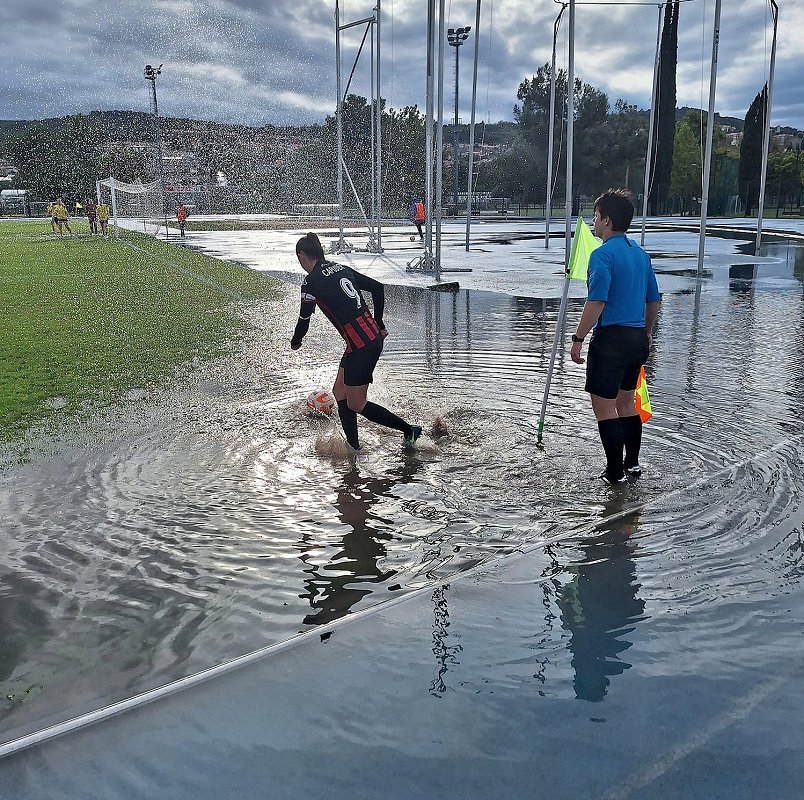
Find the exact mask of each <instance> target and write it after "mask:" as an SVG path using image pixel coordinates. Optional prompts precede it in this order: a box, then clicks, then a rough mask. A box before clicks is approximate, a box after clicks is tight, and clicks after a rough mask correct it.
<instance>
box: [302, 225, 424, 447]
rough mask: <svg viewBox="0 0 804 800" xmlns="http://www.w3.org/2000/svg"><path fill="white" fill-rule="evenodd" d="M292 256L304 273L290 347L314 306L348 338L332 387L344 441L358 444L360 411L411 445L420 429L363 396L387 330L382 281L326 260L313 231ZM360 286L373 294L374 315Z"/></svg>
mask: <svg viewBox="0 0 804 800" xmlns="http://www.w3.org/2000/svg"><path fill="white" fill-rule="evenodd" d="M296 257H297V258H298V259H299V264H301V267H302V269H303V270H304V271H305V272H306V273H307V277H306V278H305V279H304V283H302V287H301V311H300V312H299V321H298V322H297V323H296V329H295V331H294V332H293V338H292V339H291V340H290V346H291V348H292V349H293V350H298V349H299V348H300V347H301V344H302V339H303V338H304V335H305V334H306V333H307V331H308V330H309V328H310V317H311V316H312V315H313V312H314V311H315V307H316V306H319V308H320V309H321V310H322V311H323V312H324V314H325V316H326V317H327V319H329V321H330V322H331V323H332V324H333V325H334V326H335V328H336V329H337V330H338V333H340V335H341V336H342V337H343V339H344V341H345V342H346V352H345V353H344V354H343V357H342V358H341V363H340V365H339V367H338V376H337V377H336V378H335V385H334V386H333V387H332V394H333V395H335V400H336V401H337V403H338V416H339V417H340V420H341V425H342V426H343V432H344V434H345V435H346V441H347V442H348V443H349V444H350V446H351V447H353V448H354V449H355V450H359V449H360V441H359V439H358V436H357V415H358V414H361V415H362V416H364V417H365V418H366V419H367V420H369V421H371V422H375V423H377V424H378V425H385V426H386V427H388V428H393V429H394V430H398V431H401V432H402V435H403V436H404V443H405V444H406V445H413V444H414V443H415V441H416V440H417V439H418V438H419V436H421V432H422V429H421V428H420V427H419V426H418V425H409V424H408V423H407V422H405V421H404V420H403V419H401V418H400V417H398V416H397V415H396V414H394V413H393V412H391V411H389V410H388V409H387V408H383V406H379V405H377V404H376V403H372V402H370V401H368V400H367V394H368V387H369V384H370V383H371V382H372V381H373V380H374V367H375V366H376V364H377V361H378V360H379V358H380V354H381V353H382V347H383V342H384V340H385V337H386V336H387V335H388V331H387V330H386V329H385V325H383V322H382V315H383V310H384V309H385V289H384V288H383V285H382V284H381V283H380V282H379V281H375V280H374V279H373V278H369V277H368V276H367V275H363V274H361V273H360V272H357V271H356V270H353V269H352V268H351V267H346V266H342V265H341V264H334V263H332V262H331V261H327V260H326V258H325V256H324V249H323V247H322V246H321V242H320V241H319V239H318V236H316V235H315V234H314V233H308V234H307V235H306V236H303V237H302V238H301V239H299V241H298V242H297V243H296ZM361 290H362V291H367V292H369V293H370V294H371V299H372V301H373V303H374V315H373V316H372V314H371V311H369V308H368V306H367V305H366V301H365V300H364V299H363V296H362V295H361Z"/></svg>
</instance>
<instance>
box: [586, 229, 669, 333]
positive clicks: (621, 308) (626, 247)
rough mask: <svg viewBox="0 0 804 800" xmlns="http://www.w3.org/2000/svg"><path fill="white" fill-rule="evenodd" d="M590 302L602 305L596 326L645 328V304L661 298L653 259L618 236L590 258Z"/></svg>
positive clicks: (608, 241)
mask: <svg viewBox="0 0 804 800" xmlns="http://www.w3.org/2000/svg"><path fill="white" fill-rule="evenodd" d="M586 283H587V287H588V296H587V300H594V301H598V302H603V303H605V304H606V305H605V306H604V307H603V313H602V314H601V315H600V319H599V320H598V322H597V325H596V326H595V327H605V326H606V325H624V326H626V327H628V328H644V327H645V303H655V302H657V301H658V300H660V299H661V295H660V294H659V287H658V285H657V284H656V275H655V274H654V273H653V267H652V266H651V263H650V256H649V255H648V254H647V253H646V252H645V251H644V250H643V249H642V248H641V247H640V246H639V245H638V244H637V243H636V242H634V241H632V240H631V239H629V238H627V237H626V236H625V234H622V233H615V234H614V235H613V236H610V237H609V238H608V239H606V241H605V242H603V244H602V245H601V246H600V247H598V248H597V249H596V250H593V251H592V254H591V255H590V256H589V271H588V273H587V279H586Z"/></svg>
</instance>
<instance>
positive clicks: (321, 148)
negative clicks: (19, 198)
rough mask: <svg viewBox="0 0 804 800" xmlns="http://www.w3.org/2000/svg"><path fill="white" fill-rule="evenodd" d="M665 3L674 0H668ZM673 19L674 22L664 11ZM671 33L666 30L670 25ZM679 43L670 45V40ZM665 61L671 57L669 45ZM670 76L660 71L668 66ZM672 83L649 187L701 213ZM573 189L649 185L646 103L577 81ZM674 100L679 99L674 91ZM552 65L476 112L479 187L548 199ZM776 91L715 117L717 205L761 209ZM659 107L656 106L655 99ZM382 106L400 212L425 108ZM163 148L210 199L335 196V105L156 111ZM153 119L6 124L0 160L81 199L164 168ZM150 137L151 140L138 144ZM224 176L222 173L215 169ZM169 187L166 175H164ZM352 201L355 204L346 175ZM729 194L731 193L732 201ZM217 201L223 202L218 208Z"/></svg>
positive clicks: (672, 206)
mask: <svg viewBox="0 0 804 800" xmlns="http://www.w3.org/2000/svg"><path fill="white" fill-rule="evenodd" d="M668 7H669V6H668ZM665 29H666V30H667V29H672V22H671V21H668V20H666V22H665ZM668 35H669V34H668ZM674 46H675V45H674V43H673V41H672V37H671V41H670V43H669V44H668V45H667V47H668V48H670V50H669V51H668V52H670V51H671V50H672V48H673V47H674ZM667 59H668V62H669V61H670V55H668V56H667ZM660 83H661V75H660ZM674 87H675V85H674V82H672V85H671V83H670V82H669V78H668V79H667V85H666V86H665V87H664V88H663V89H662V91H663V92H665V99H666V103H665V105H666V106H669V108H670V112H669V113H659V114H658V115H657V127H656V130H655V132H654V133H655V136H654V139H655V146H654V150H653V152H652V154H651V161H652V163H653V165H654V171H653V180H652V182H651V185H650V193H649V203H650V209H649V210H650V211H651V213H655V214H658V213H693V212H695V210H696V204H697V203H699V201H700V198H701V194H702V187H701V173H702V164H703V143H704V137H705V131H706V123H707V120H706V113H705V112H703V111H699V110H688V111H687V113H686V114H685V115H684V116H682V117H681V118H678V119H677V114H678V112H677V110H676V109H675V88H674ZM567 91H568V86H567V74H566V72H565V71H563V70H558V71H557V74H556V103H555V114H554V118H553V120H552V124H553V125H554V130H555V153H554V159H555V161H554V165H553V186H552V199H553V201H554V202H557V203H561V202H563V200H564V186H565V174H566V173H565V170H566V107H567ZM573 95H574V108H575V112H574V113H575V117H574V129H575V141H574V165H573V173H574V186H575V193H576V194H578V195H581V196H584V197H586V198H592V197H594V196H596V194H597V193H599V192H600V191H602V190H603V189H605V188H608V187H609V186H624V187H626V188H628V189H631V190H632V191H633V193H634V194H635V195H636V196H640V195H641V194H642V187H643V182H644V174H645V163H646V147H647V138H648V124H649V114H648V113H647V112H646V111H643V110H639V109H637V107H636V106H634V105H631V104H629V103H628V102H626V101H625V100H622V99H618V100H617V101H616V102H615V103H614V107H613V108H612V106H611V103H610V100H609V97H608V95H607V94H606V93H605V92H603V91H601V90H600V89H599V88H597V87H595V86H593V85H591V84H589V83H586V82H584V81H582V80H581V79H579V78H576V79H575V82H574V86H573ZM668 95H669V96H670V97H671V99H672V105H671V104H670V102H669V100H667V97H668ZM549 97H550V67H549V65H548V64H545V65H543V66H541V67H539V68H538V70H537V71H536V74H535V75H533V76H532V77H531V78H527V79H525V80H523V81H522V83H521V84H520V86H519V88H518V91H517V103H516V105H515V106H514V121H513V122H501V123H496V124H494V125H485V124H483V123H480V124H479V125H478V126H477V130H476V135H475V143H476V146H477V144H478V143H480V142H483V143H485V144H492V145H498V146H499V151H498V153H497V154H496V155H495V156H494V157H492V158H487V159H484V160H483V161H482V162H481V163H479V164H477V165H476V166H475V175H476V178H475V181H476V183H475V189H476V190H477V191H479V192H488V193H490V194H491V195H492V196H494V197H504V198H508V199H510V200H511V201H512V202H514V203H520V204H524V205H543V204H544V203H545V200H546V197H547V171H548V169H547V149H548V148H547V141H548V131H549V125H550V122H551V120H550V102H549ZM766 102H767V92H766V89H764V88H763V90H762V91H760V92H759V93H758V95H757V97H756V98H755V100H754V102H753V103H752V105H751V108H750V109H749V110H748V112H747V115H746V119H745V125H744V130H743V140H742V145H741V148H740V149H739V150H738V149H737V148H734V147H730V146H729V145H728V143H727V140H726V135H725V134H724V133H723V132H722V131H721V130H720V128H719V127H718V126H716V127H715V139H714V158H713V162H712V174H711V183H710V210H711V211H712V213H715V214H717V213H727V212H730V211H732V212H733V209H732V207H731V206H732V205H733V199H734V198H735V197H736V196H739V197H740V198H741V202H742V207H743V208H744V209H745V212H746V214H752V213H754V212H755V210H756V204H757V200H758V191H759V189H758V187H759V175H760V170H761V146H762V132H763V130H764V109H765V106H766ZM662 107H663V106H661V105H660V109H661V108H662ZM381 111H382V143H381V147H382V155H383V173H382V194H383V208H384V211H385V213H389V214H398V213H403V212H404V209H406V208H407V205H408V203H409V202H410V198H411V197H412V196H423V194H424V191H425V186H424V172H425V155H424V154H425V142H426V124H427V123H426V119H425V116H424V115H423V114H422V112H421V111H420V110H419V108H418V107H417V106H415V105H414V106H408V107H405V108H402V109H394V108H388V107H386V105H385V103H384V102H383V103H382V104H381ZM373 113H374V109H373V107H372V103H370V102H369V101H367V100H366V98H365V97H361V96H359V95H349V96H348V97H347V98H346V99H345V102H344V104H343V130H344V161H345V163H346V165H347V168H348V170H349V174H350V177H351V179H352V181H353V182H354V185H355V188H356V190H357V193H358V195H359V196H360V197H361V201H362V202H363V205H364V207H365V206H368V205H369V202H368V198H370V195H371V190H372V170H371V159H370V148H371V120H372V116H373ZM161 125H162V140H163V143H164V147H165V149H166V151H192V152H193V153H195V155H196V157H197V161H198V163H199V164H200V165H202V174H201V175H200V176H199V183H200V184H201V185H202V186H203V187H206V189H205V191H207V195H206V198H207V200H206V202H207V203H209V204H210V208H209V210H211V211H226V210H234V211H283V210H287V209H288V208H289V207H291V206H292V205H293V204H295V203H335V202H336V200H337V197H336V189H335V187H336V162H335V156H336V153H335V132H336V124H335V118H334V116H330V117H327V119H326V120H325V122H324V124H321V125H309V126H304V127H298V128H279V127H273V126H270V125H269V126H263V127H260V128H253V127H248V126H241V125H225V124H220V123H210V122H202V121H194V120H177V119H170V118H165V119H162V120H161ZM153 126H154V120H153V118H152V117H151V116H150V115H148V114H142V113H138V112H95V113H93V114H90V115H72V116H69V117H66V118H62V119H59V120H47V121H40V122H32V123H26V124H23V123H14V124H5V125H4V124H3V123H0V158H4V159H6V160H8V161H10V162H11V163H12V164H14V165H15V166H16V167H17V168H18V169H19V174H18V176H17V178H16V181H15V183H14V184H13V186H18V187H20V188H26V189H28V190H29V193H30V195H31V199H32V200H50V199H52V198H53V197H55V196H58V195H62V196H64V197H65V199H71V198H74V199H81V198H83V197H87V196H89V195H90V194H92V193H94V186H95V181H96V180H97V179H98V178H104V177H108V176H109V175H114V176H115V177H116V178H118V179H120V180H122V181H126V182H136V181H138V180H141V181H142V182H143V183H146V182H148V181H150V180H153V179H154V178H156V177H158V172H157V167H156V163H157V162H156V158H155V150H154V148H153V146H149V145H148V143H152V142H153V141H155V131H154V127H153ZM459 133H460V140H461V142H462V143H464V148H463V152H462V154H461V156H460V157H459V159H458V161H457V163H453V158H452V155H453V154H452V148H451V147H450V146H449V141H450V140H451V138H452V137H451V136H446V135H445V140H446V141H445V147H444V158H445V162H444V198H443V200H444V202H445V203H447V202H448V201H449V198H450V195H451V186H452V170H454V169H458V170H459V172H460V180H459V185H460V186H461V188H462V190H463V188H464V187H465V186H466V175H467V169H468V153H467V152H466V149H467V148H466V147H465V143H466V142H467V141H468V126H466V125H463V126H461V128H460V131H459ZM143 143H145V145H143ZM803 172H804V160H802V159H801V154H800V150H798V151H788V152H784V151H777V152H772V153H771V155H770V158H769V163H768V190H769V193H774V194H775V195H777V196H778V197H779V199H780V200H782V201H783V202H790V203H792V204H795V203H797V204H798V205H799V206H800V204H801V194H802V175H803ZM220 175H224V176H225V178H226V180H225V182H223V184H224V185H218V184H220V183H221V181H220V180H219V179H218V176H220ZM169 188H170V187H169ZM345 199H346V204H347V206H348V207H350V208H353V209H354V208H356V203H355V202H354V200H353V198H352V197H351V189H350V187H349V183H348V182H345ZM730 204H731V205H730ZM212 206H215V207H212Z"/></svg>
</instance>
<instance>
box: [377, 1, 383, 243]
mask: <svg viewBox="0 0 804 800" xmlns="http://www.w3.org/2000/svg"><path fill="white" fill-rule="evenodd" d="M380 2H381V0H377V23H376V24H377V109H376V113H377V252H378V253H382V107H381V104H380V86H381V83H380V18H381V17H382V9H381V8H380Z"/></svg>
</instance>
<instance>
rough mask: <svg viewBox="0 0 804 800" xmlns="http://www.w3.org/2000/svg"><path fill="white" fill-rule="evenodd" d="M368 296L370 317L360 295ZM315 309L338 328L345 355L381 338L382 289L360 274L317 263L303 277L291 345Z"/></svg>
mask: <svg viewBox="0 0 804 800" xmlns="http://www.w3.org/2000/svg"><path fill="white" fill-rule="evenodd" d="M361 291H366V292H369V293H370V294H371V299H372V302H373V304H374V315H372V313H371V311H370V310H369V307H368V305H367V304H366V301H365V299H364V297H363V295H362V294H361ZM316 306H318V307H319V308H320V309H321V310H322V311H323V312H324V314H325V315H326V317H327V319H328V320H329V321H330V322H331V323H332V324H333V325H334V326H335V327H336V328H337V329H338V333H340V335H341V336H342V337H343V340H344V341H345V342H346V352H347V353H351V352H352V351H353V350H359V349H360V348H361V347H365V346H366V345H367V344H369V343H370V342H373V341H374V340H375V339H377V338H382V334H381V333H380V329H381V328H383V323H382V315H383V310H384V308H385V289H384V288H383V285H382V284H381V283H380V282H379V281H375V280H374V278H369V277H368V276H367V275H363V274H362V273H360V272H357V271H356V270H354V269H352V268H351V267H346V266H344V265H342V264H335V263H333V262H331V261H319V262H318V263H316V265H315V267H313V269H312V271H311V272H309V273H308V274H307V277H306V278H305V279H304V283H302V287H301V310H300V311H299V321H298V322H297V323H296V330H295V331H294V332H293V339H292V340H291V343H292V344H293V345H294V346H297V345H300V344H301V340H302V338H303V337H304V335H305V334H306V333H307V330H308V329H309V327H310V317H311V316H312V315H313V312H314V311H315V307H316Z"/></svg>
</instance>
